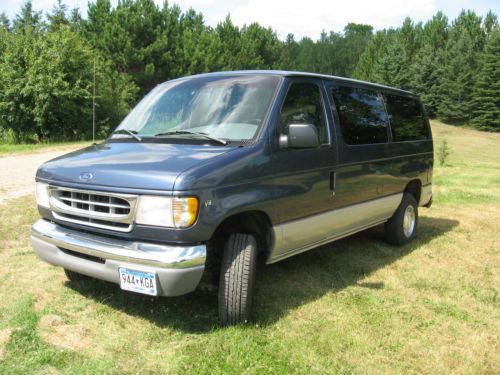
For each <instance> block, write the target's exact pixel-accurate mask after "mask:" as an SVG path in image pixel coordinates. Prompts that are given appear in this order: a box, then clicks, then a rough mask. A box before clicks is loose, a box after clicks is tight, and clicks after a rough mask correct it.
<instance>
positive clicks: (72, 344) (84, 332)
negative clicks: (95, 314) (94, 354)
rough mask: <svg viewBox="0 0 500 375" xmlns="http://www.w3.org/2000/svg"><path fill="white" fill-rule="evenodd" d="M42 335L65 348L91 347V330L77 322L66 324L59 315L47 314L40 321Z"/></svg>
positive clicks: (46, 339) (39, 327)
mask: <svg viewBox="0 0 500 375" xmlns="http://www.w3.org/2000/svg"><path fill="white" fill-rule="evenodd" d="M38 330H39V332H40V337H41V338H42V339H43V340H45V341H46V342H48V343H49V344H52V345H54V346H58V347H60V348H64V349H70V350H74V351H80V350H83V349H86V348H88V347H90V341H91V340H90V331H89V330H88V329H87V328H85V327H83V326H79V325H76V324H66V323H65V322H64V320H63V318H62V317H60V316H59V315H45V316H44V317H42V318H41V319H40V322H39V323H38Z"/></svg>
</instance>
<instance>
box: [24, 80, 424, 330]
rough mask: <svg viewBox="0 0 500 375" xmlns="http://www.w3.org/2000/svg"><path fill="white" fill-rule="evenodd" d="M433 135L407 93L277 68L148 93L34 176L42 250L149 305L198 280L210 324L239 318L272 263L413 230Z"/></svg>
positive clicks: (72, 271)
mask: <svg viewBox="0 0 500 375" xmlns="http://www.w3.org/2000/svg"><path fill="white" fill-rule="evenodd" d="M432 169H433V142H432V136H431V131H430V126H429V121H428V119H427V116H426V114H425V111H424V108H423V106H422V104H421V102H420V100H419V98H418V97H417V96H415V95H414V94H412V93H410V92H407V91H402V90H398V89H395V88H390V87H386V86H381V85H376V84H372V83H367V82H361V81H356V80H352V79H345V78H338V77H332V76H325V75H318V74H309V73H300V72H283V71H238V72H223V73H210V74H202V75H197V76H192V77H186V78H180V79H176V80H172V81H168V82H165V83H163V84H161V85H158V86H157V87H156V88H155V89H154V90H152V91H151V92H150V93H149V94H148V95H147V96H146V97H145V98H144V99H142V101H141V102H140V103H139V104H138V105H137V106H136V107H135V108H134V109H133V110H132V111H131V112H130V114H129V115H128V116H127V117H126V118H125V119H124V120H123V122H122V123H121V124H120V125H119V126H118V127H117V128H116V130H115V131H114V132H113V134H112V135H111V136H110V138H109V139H107V140H106V141H105V142H103V143H101V144H94V145H92V146H89V147H87V148H84V149H82V150H79V151H76V152H72V153H70V154H67V155H64V156H62V157H59V158H57V159H54V160H51V161H49V162H47V163H45V164H43V165H42V166H40V168H39V169H38V172H37V175H36V191H37V203H38V209H39V212H40V215H41V217H42V218H41V219H40V220H38V221H37V222H36V223H35V224H34V225H33V228H32V235H31V240H32V243H33V247H34V249H35V251H36V253H37V254H38V256H39V257H40V258H41V259H43V260H44V261H46V262H48V263H50V264H53V265H57V266H61V267H63V268H64V270H65V273H66V275H67V276H68V278H69V279H70V280H82V279H84V278H85V277H89V276H90V277H93V278H97V279H102V280H106V281H109V282H112V283H116V284H119V285H120V286H121V288H122V289H124V290H128V291H132V292H137V293H144V294H148V295H152V296H178V295H182V294H185V293H189V292H191V291H193V290H194V289H196V287H197V286H198V285H199V283H200V281H201V280H202V278H203V279H204V281H206V280H208V281H209V282H210V281H212V282H215V283H216V284H218V285H219V289H218V293H219V317H220V321H221V324H223V325H229V324H236V323H241V322H246V321H247V320H248V319H249V318H250V315H251V308H252V297H253V293H254V284H255V278H256V276H257V275H256V270H257V264H258V261H259V259H261V260H263V261H264V262H265V263H267V264H270V263H274V262H278V261H280V260H282V259H285V258H288V257H290V256H292V255H296V254H299V253H301V252H304V251H306V250H310V249H313V248H315V247H318V246H320V245H323V244H326V243H328V242H331V241H334V240H336V239H339V238H342V237H345V236H348V235H351V234H353V233H356V232H359V231H362V230H364V229H367V228H370V227H373V226H376V225H380V224H384V226H385V233H386V237H387V240H388V242H389V243H391V244H394V245H403V244H405V243H407V242H409V241H411V240H412V239H413V238H414V237H415V234H416V230H417V224H418V207H419V206H427V207H428V206H430V204H431V203H432Z"/></svg>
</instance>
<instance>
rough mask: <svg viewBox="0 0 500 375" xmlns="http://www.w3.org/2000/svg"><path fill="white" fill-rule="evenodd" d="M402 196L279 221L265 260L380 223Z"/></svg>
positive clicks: (311, 246)
mask: <svg viewBox="0 0 500 375" xmlns="http://www.w3.org/2000/svg"><path fill="white" fill-rule="evenodd" d="M402 198H403V194H402V193H400V194H394V195H390V196H387V197H383V198H378V199H374V200H371V201H368V202H363V203H359V204H355V205H352V206H349V207H344V208H339V209H336V210H332V211H328V212H324V213H321V214H318V215H314V216H310V217H306V218H304V219H299V220H294V221H292V222H289V223H284V224H280V225H278V226H276V227H274V238H275V239H276V242H275V245H274V248H273V249H272V251H271V253H270V256H269V258H268V261H267V263H274V262H278V261H280V260H282V259H285V258H288V257H290V256H292V255H295V254H298V253H301V252H304V251H307V250H310V249H312V248H315V247H318V246H321V245H324V244H326V243H328V242H331V241H334V240H337V239H340V238H343V237H346V236H349V235H351V234H354V233H356V232H359V231H362V230H364V229H368V228H370V227H373V226H375V225H379V224H382V223H384V222H385V221H387V220H388V219H389V218H390V217H391V216H392V215H393V214H394V212H395V211H396V209H397V208H398V206H399V204H400V203H401V199H402Z"/></svg>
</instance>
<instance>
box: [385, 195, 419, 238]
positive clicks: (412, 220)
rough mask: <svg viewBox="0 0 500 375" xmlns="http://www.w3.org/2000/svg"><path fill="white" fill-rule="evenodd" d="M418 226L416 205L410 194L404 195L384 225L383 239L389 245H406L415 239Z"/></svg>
mask: <svg viewBox="0 0 500 375" xmlns="http://www.w3.org/2000/svg"><path fill="white" fill-rule="evenodd" d="M417 225H418V204H417V201H416V200H415V197H414V196H413V195H412V194H409V193H404V194H403V199H402V200H401V203H400V205H399V207H398V209H397V210H396V212H395V213H394V215H392V217H391V218H390V219H389V220H388V221H387V222H386V223H385V237H386V239H387V242H389V243H390V244H391V245H396V246H401V245H404V244H407V243H408V242H410V241H411V240H413V238H414V237H415V233H416V232H417Z"/></svg>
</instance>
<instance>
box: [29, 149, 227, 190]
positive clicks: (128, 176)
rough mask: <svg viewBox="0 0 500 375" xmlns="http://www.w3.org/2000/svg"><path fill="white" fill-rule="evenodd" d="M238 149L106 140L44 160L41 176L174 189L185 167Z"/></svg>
mask: <svg viewBox="0 0 500 375" xmlns="http://www.w3.org/2000/svg"><path fill="white" fill-rule="evenodd" d="M234 149H236V147H231V146H213V145H193V144H166V143H135V142H133V143H132V142H119V143H115V142H109V143H102V144H99V145H93V146H89V147H87V148H84V149H81V150H78V151H75V152H71V153H69V154H66V155H63V156H60V157H58V158H56V159H53V160H50V161H48V162H46V163H45V164H42V165H41V166H40V168H39V169H38V171H37V179H41V180H44V181H47V182H51V183H55V184H57V182H61V183H71V184H79V185H82V184H84V185H90V186H92V185H96V186H97V185H99V186H110V187H122V188H131V189H144V190H173V189H174V184H175V180H176V178H177V177H178V176H179V175H180V174H181V173H182V172H183V171H185V170H188V169H189V168H191V167H193V166H194V165H196V164H200V163H203V162H205V161H207V160H209V159H212V158H215V157H217V156H219V155H221V154H224V153H226V152H229V151H231V150H234Z"/></svg>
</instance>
